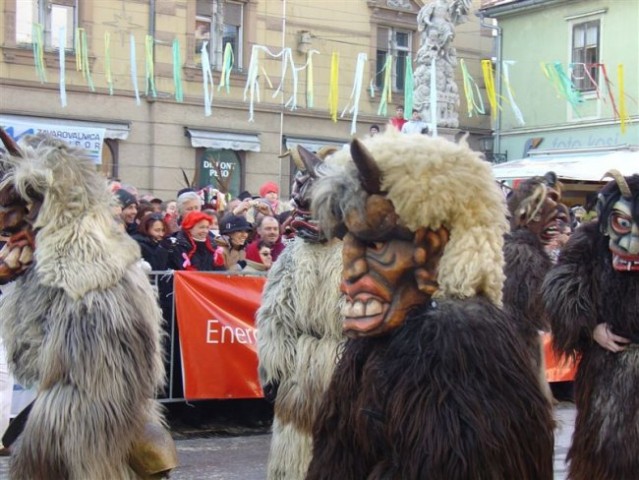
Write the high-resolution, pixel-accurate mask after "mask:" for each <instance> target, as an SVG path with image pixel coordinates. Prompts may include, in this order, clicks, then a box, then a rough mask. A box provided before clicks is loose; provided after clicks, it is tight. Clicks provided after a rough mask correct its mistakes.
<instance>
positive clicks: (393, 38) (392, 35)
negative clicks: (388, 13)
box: [375, 25, 414, 92]
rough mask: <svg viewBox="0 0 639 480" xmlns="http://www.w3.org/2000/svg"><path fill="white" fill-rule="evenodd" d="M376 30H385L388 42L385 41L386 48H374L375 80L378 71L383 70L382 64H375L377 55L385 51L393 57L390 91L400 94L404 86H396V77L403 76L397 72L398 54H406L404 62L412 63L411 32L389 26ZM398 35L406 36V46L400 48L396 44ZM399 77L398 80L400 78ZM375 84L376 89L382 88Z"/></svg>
mask: <svg viewBox="0 0 639 480" xmlns="http://www.w3.org/2000/svg"><path fill="white" fill-rule="evenodd" d="M377 28H378V29H379V28H383V29H386V30H387V31H388V40H387V44H386V46H385V47H386V48H381V47H382V45H376V46H375V59H376V65H375V68H376V69H377V70H376V72H375V77H376V79H377V75H379V74H380V70H381V69H382V68H383V66H384V63H382V64H381V65H380V64H377V54H378V52H380V51H386V54H387V55H392V56H393V65H392V73H391V90H392V91H393V92H402V91H404V85H401V86H398V85H397V79H398V77H400V75H401V77H403V76H404V75H405V73H404V71H402V72H399V71H398V67H399V65H398V53H399V52H405V53H406V57H405V58H406V61H409V62H411V61H412V48H411V47H412V45H413V33H414V32H413V31H411V30H409V29H405V28H397V27H393V26H390V25H378V26H377ZM398 33H405V34H407V36H408V39H407V40H408V41H407V44H408V45H407V46H402V45H398V44H397V34H398ZM405 68H406V67H405V65H404V69H405ZM401 77H400V78H401ZM375 84H376V85H377V87H378V88H382V86H380V85H379V84H378V83H377V81H376V82H375Z"/></svg>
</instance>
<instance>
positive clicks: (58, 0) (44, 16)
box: [15, 0, 79, 51]
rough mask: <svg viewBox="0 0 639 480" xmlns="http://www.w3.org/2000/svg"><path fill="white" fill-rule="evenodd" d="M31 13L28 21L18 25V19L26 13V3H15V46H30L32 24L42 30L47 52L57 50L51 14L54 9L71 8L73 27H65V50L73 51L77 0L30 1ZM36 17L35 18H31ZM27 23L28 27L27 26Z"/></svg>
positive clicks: (21, 0) (56, 38)
mask: <svg viewBox="0 0 639 480" xmlns="http://www.w3.org/2000/svg"><path fill="white" fill-rule="evenodd" d="M29 3H30V4H31V6H32V13H31V14H30V15H29V17H31V18H30V21H28V22H26V19H24V21H25V23H24V24H23V25H20V24H19V21H20V17H21V16H22V14H23V13H24V12H25V11H26V10H23V9H26V8H27V2H26V1H25V0H19V1H16V37H15V42H16V44H17V45H31V44H32V43H33V35H32V31H31V28H32V24H33V23H39V24H41V25H42V26H43V29H44V32H43V33H44V35H43V37H44V38H43V39H44V48H45V49H47V50H57V49H58V43H59V42H58V33H59V32H58V28H56V27H54V26H53V25H52V23H53V13H54V11H55V9H56V8H72V9H73V19H72V22H73V25H70V26H69V25H67V41H66V49H67V50H71V51H72V50H73V49H74V39H75V31H76V28H77V27H78V24H79V23H78V18H79V17H78V0H31V1H30V2H29ZM33 17H37V18H33ZM27 23H28V25H27Z"/></svg>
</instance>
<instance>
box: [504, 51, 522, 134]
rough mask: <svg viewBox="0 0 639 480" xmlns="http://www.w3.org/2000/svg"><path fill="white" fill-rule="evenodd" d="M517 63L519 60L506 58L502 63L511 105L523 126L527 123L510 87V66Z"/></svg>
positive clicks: (518, 121) (520, 124)
mask: <svg viewBox="0 0 639 480" xmlns="http://www.w3.org/2000/svg"><path fill="white" fill-rule="evenodd" d="M515 63H517V62H515V61H514V60H504V61H503V62H501V65H502V68H503V72H504V81H505V82H506V95H507V96H508V101H509V102H510V107H511V108H512V109H513V115H515V119H516V120H517V123H518V124H519V126H520V127H523V126H524V125H526V122H525V121H524V115H523V114H522V113H521V110H520V109H519V107H518V106H517V104H516V103H515V99H514V98H513V92H512V91H511V89H510V73H509V71H508V66H509V65H514V64H515Z"/></svg>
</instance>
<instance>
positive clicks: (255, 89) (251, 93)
mask: <svg viewBox="0 0 639 480" xmlns="http://www.w3.org/2000/svg"><path fill="white" fill-rule="evenodd" d="M290 50H291V49H290V48H285V49H283V50H282V51H280V52H279V53H273V52H271V51H270V50H269V49H268V48H267V47H264V46H262V45H253V48H252V49H251V59H250V61H249V67H248V71H247V74H246V84H245V85H244V101H246V99H247V96H248V98H249V122H254V121H255V102H256V101H257V102H259V101H260V85H259V76H260V75H259V72H260V59H259V54H260V52H265V53H266V54H267V55H269V56H271V57H273V58H280V57H283V58H282V62H283V63H284V64H283V65H282V73H283V74H285V73H286V62H287V61H288V58H287V57H286V55H287V51H288V52H289V54H290ZM283 83H284V76H282V79H281V82H280V85H279V87H277V90H276V92H275V94H274V95H273V96H275V95H277V94H278V93H279V92H280V91H281V89H282V85H283Z"/></svg>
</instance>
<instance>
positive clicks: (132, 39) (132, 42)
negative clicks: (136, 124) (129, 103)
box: [129, 34, 140, 107]
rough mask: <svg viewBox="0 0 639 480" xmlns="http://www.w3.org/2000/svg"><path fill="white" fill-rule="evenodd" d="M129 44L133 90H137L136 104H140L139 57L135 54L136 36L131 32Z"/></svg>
mask: <svg viewBox="0 0 639 480" xmlns="http://www.w3.org/2000/svg"><path fill="white" fill-rule="evenodd" d="M129 40H130V42H129V44H130V46H131V51H130V57H131V81H132V82H133V91H134V92H135V104H136V105H137V106H138V107H139V106H140V90H139V89H138V66H137V58H136V55H135V36H134V35H133V34H131V36H130V37H129Z"/></svg>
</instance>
